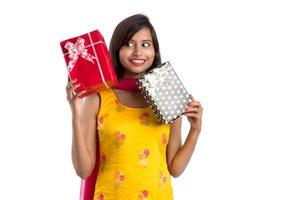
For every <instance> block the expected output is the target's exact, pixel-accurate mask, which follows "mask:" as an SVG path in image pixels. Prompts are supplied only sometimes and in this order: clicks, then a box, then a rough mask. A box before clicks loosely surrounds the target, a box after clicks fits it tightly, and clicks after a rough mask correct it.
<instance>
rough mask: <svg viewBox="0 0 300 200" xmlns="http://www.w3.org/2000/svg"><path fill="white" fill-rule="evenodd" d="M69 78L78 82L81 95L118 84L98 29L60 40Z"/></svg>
mask: <svg viewBox="0 0 300 200" xmlns="http://www.w3.org/2000/svg"><path fill="white" fill-rule="evenodd" d="M60 46H61V49H62V51H63V54H64V58H65V61H66V64H67V70H68V74H69V78H70V79H71V80H73V81H75V80H76V84H80V86H79V87H78V88H76V89H75V92H76V93H77V92H80V91H82V90H87V92H86V93H84V95H83V96H86V95H88V94H90V93H94V92H98V91H99V90H103V89H107V88H111V87H113V86H115V85H117V84H118V79H117V76H116V73H115V70H114V67H113V65H112V62H111V59H110V56H109V52H108V49H107V46H106V44H105V41H104V38H103V36H102V34H101V33H100V32H99V31H98V30H94V31H92V32H89V33H86V34H83V35H81V36H78V37H74V38H71V39H67V40H64V41H62V42H60Z"/></svg>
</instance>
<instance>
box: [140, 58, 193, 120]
mask: <svg viewBox="0 0 300 200" xmlns="http://www.w3.org/2000/svg"><path fill="white" fill-rule="evenodd" d="M137 84H138V86H139V88H140V90H141V91H142V94H143V95H144V97H145V98H146V99H147V101H148V103H150V106H151V108H152V110H153V112H154V113H155V115H156V116H157V119H158V120H159V121H160V122H161V123H162V124H169V123H172V122H173V121H174V120H175V119H177V118H178V117H180V116H181V115H182V114H183V113H184V110H185V108H186V104H187V103H188V102H191V101H192V99H191V98H190V96H189V94H188V92H187V91H186V89H185V88H184V86H183V84H182V83H181V81H180V79H179V78H178V76H177V74H176V72H175V71H174V69H173V67H172V66H171V64H170V62H165V63H163V64H162V65H159V66H157V67H155V68H153V69H152V70H150V71H149V72H147V73H146V74H144V75H143V76H141V77H140V78H139V79H138V81H137Z"/></svg>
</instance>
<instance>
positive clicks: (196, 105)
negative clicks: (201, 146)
mask: <svg viewBox="0 0 300 200" xmlns="http://www.w3.org/2000/svg"><path fill="white" fill-rule="evenodd" d="M190 97H191V98H192V101H191V102H189V103H187V108H186V109H185V113H184V115H185V116H187V118H188V121H189V122H190V124H191V129H193V130H196V131H197V132H199V133H200V131H201V127H202V111H203V108H202V106H201V104H200V102H199V101H196V100H195V99H194V97H193V96H192V95H190Z"/></svg>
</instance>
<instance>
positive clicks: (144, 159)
mask: <svg viewBox="0 0 300 200" xmlns="http://www.w3.org/2000/svg"><path fill="white" fill-rule="evenodd" d="M149 154H150V151H149V150H148V149H144V150H142V151H141V152H140V154H139V161H140V164H141V165H142V166H144V167H145V166H147V165H148V158H149Z"/></svg>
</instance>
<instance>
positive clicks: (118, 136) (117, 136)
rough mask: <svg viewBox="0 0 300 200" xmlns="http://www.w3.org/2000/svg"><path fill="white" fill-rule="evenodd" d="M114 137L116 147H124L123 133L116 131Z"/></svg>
mask: <svg viewBox="0 0 300 200" xmlns="http://www.w3.org/2000/svg"><path fill="white" fill-rule="evenodd" d="M114 137H115V145H116V147H117V148H120V146H122V145H123V144H124V141H125V138H126V136H125V134H124V133H121V132H120V131H116V132H115V133H114Z"/></svg>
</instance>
